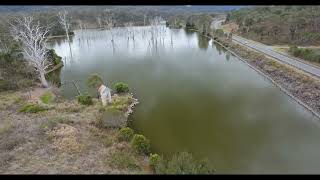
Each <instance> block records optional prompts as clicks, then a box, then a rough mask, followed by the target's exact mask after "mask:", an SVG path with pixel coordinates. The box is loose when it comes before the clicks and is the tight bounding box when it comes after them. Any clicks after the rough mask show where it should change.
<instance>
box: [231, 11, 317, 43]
mask: <svg viewBox="0 0 320 180" xmlns="http://www.w3.org/2000/svg"><path fill="white" fill-rule="evenodd" d="M226 23H236V24H237V25H238V29H237V30H236V31H237V33H238V34H240V35H242V36H244V37H247V38H250V39H254V40H257V41H260V42H263V43H266V44H290V45H317V44H319V42H320V6H259V7H252V8H242V9H239V10H235V11H231V12H229V13H228V14H227V18H226Z"/></svg>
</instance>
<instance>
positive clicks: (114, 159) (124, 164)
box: [108, 152, 140, 170]
mask: <svg viewBox="0 0 320 180" xmlns="http://www.w3.org/2000/svg"><path fill="white" fill-rule="evenodd" d="M108 163H109V165H110V166H111V167H115V168H118V169H130V170H140V166H139V164H138V162H137V160H136V159H135V158H134V156H133V155H132V154H130V153H128V152H115V153H112V154H111V159H110V161H108Z"/></svg>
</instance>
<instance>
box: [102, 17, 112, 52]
mask: <svg viewBox="0 0 320 180" xmlns="http://www.w3.org/2000/svg"><path fill="white" fill-rule="evenodd" d="M104 23H105V28H106V29H107V30H109V31H110V34H111V44H112V50H113V53H114V52H115V44H114V35H113V31H112V30H113V26H114V21H113V18H112V16H111V15H110V16H106V17H105V18H104Z"/></svg>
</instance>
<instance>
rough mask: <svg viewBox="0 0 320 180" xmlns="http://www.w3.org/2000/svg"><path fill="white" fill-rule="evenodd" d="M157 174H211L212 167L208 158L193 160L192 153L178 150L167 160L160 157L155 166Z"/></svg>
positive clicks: (212, 171)
mask: <svg viewBox="0 0 320 180" xmlns="http://www.w3.org/2000/svg"><path fill="white" fill-rule="evenodd" d="M155 172H156V173H157V174H212V173H214V169H213V167H212V166H211V164H210V163H209V161H208V160H200V161H198V160H195V159H194V158H193V156H192V154H190V153H187V152H180V153H177V154H175V155H174V156H173V157H172V158H171V159H169V160H163V159H160V161H159V163H158V164H157V165H156V167H155Z"/></svg>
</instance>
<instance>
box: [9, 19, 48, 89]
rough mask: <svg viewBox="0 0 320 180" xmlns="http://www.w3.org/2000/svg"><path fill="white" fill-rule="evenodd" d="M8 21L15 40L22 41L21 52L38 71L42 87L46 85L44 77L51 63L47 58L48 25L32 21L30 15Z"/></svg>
mask: <svg viewBox="0 0 320 180" xmlns="http://www.w3.org/2000/svg"><path fill="white" fill-rule="evenodd" d="M9 23H10V33H11V35H12V36H13V38H14V39H15V40H18V41H20V42H21V43H22V51H23V54H24V56H25V58H26V60H28V62H29V63H30V64H31V65H32V66H33V67H34V68H35V70H36V71H37V72H38V73H39V80H40V81H41V85H42V86H43V87H44V88H47V87H48V82H47V80H46V78H45V74H46V72H47V69H48V68H49V66H50V65H51V63H50V62H49V61H48V58H47V52H48V49H47V38H46V35H47V34H48V32H49V27H48V26H40V23H39V22H37V23H35V22H34V19H33V17H32V16H23V17H20V18H14V19H13V21H12V22H9Z"/></svg>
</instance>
